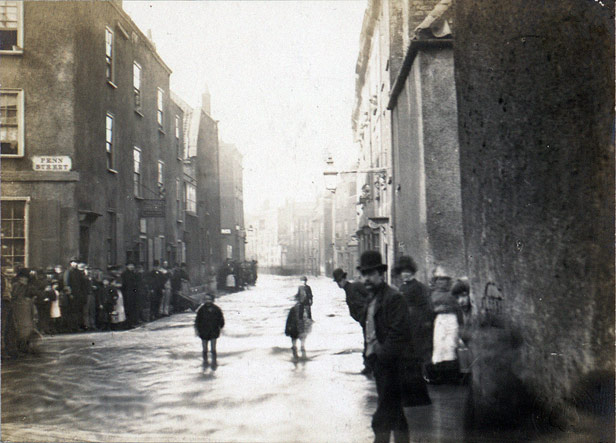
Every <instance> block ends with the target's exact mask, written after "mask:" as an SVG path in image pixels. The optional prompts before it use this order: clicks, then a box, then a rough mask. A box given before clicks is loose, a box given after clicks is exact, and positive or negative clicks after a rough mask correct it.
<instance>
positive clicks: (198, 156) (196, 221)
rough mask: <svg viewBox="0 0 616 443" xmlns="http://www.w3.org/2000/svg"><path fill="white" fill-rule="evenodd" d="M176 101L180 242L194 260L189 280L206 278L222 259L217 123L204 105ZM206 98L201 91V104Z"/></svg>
mask: <svg viewBox="0 0 616 443" xmlns="http://www.w3.org/2000/svg"><path fill="white" fill-rule="evenodd" d="M178 101H179V103H180V106H181V107H182V109H183V110H184V113H185V125H184V132H185V144H184V169H183V177H182V181H183V187H184V191H183V193H182V196H183V200H184V203H183V204H184V206H185V214H186V217H185V218H184V220H183V222H184V225H183V241H184V244H185V246H186V259H187V262H188V263H193V266H192V268H191V267H190V266H189V271H190V272H191V281H192V278H198V279H199V281H205V280H206V278H207V277H208V276H211V275H214V274H215V272H216V268H217V267H218V266H219V265H220V262H221V260H220V256H221V255H220V254H221V252H220V251H221V244H220V238H221V234H220V222H221V218H220V217H221V212H220V172H219V155H220V153H219V144H218V123H217V122H216V121H215V120H214V119H213V118H212V117H211V116H210V115H209V114H208V113H207V112H206V109H207V108H205V107H203V106H201V107H197V108H191V107H190V106H188V105H187V104H186V103H185V102H182V101H180V100H178ZM208 101H209V94H208V93H205V94H203V96H202V103H207V102H208ZM193 233H194V234H193Z"/></svg>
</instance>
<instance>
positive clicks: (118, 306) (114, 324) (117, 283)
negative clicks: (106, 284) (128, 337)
mask: <svg viewBox="0 0 616 443" xmlns="http://www.w3.org/2000/svg"><path fill="white" fill-rule="evenodd" d="M111 284H112V286H113V287H114V289H115V293H112V296H111V300H112V301H113V311H111V319H110V320H111V330H112V331H119V330H122V329H126V328H127V325H126V310H125V308H124V294H122V280H121V279H120V278H116V279H114V280H113V282H112V283H111Z"/></svg>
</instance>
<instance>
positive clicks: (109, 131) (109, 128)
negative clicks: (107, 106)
mask: <svg viewBox="0 0 616 443" xmlns="http://www.w3.org/2000/svg"><path fill="white" fill-rule="evenodd" d="M105 155H106V156H107V169H111V170H113V115H111V114H107V117H106V118H105Z"/></svg>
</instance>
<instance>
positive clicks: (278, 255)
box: [246, 202, 283, 273]
mask: <svg viewBox="0 0 616 443" xmlns="http://www.w3.org/2000/svg"><path fill="white" fill-rule="evenodd" d="M246 224H247V226H248V227H247V228H246V240H247V243H246V258H247V259H248V260H257V261H258V262H259V272H262V273H279V272H280V271H281V268H282V263H283V250H282V246H281V245H280V241H279V232H278V229H279V223H278V209H277V208H271V207H270V206H269V203H268V202H265V204H264V205H263V207H262V208H261V209H260V210H259V211H258V213H256V214H247V215H246Z"/></svg>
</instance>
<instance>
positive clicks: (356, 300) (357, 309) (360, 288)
mask: <svg viewBox="0 0 616 443" xmlns="http://www.w3.org/2000/svg"><path fill="white" fill-rule="evenodd" d="M332 277H333V278H334V281H335V282H336V283H337V284H338V287H339V288H340V289H344V293H345V294H346V304H347V306H348V307H349V314H351V317H353V320H355V321H356V322H358V323H359V324H360V325H361V329H362V333H363V335H364V352H363V357H364V369H363V370H362V371H361V373H362V374H364V375H369V374H371V373H372V370H371V369H370V366H369V365H368V364H367V362H366V328H365V325H366V318H365V313H366V304H367V303H368V299H369V298H370V294H369V293H368V290H367V289H366V287H365V286H364V285H363V283H360V282H358V281H355V282H351V281H349V280H347V273H346V272H344V270H343V269H342V268H336V269H334V272H333V273H332Z"/></svg>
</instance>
